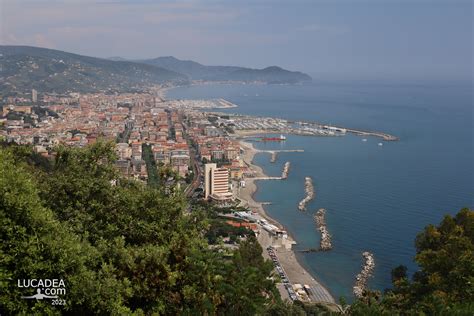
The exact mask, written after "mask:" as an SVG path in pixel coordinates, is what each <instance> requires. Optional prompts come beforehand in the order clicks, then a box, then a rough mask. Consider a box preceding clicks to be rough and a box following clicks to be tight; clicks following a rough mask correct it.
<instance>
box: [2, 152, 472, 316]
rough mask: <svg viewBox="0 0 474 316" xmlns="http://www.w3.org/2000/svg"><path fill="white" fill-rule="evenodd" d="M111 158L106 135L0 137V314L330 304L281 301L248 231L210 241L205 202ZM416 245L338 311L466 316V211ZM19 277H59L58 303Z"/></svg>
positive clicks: (264, 309)
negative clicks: (65, 141) (233, 242)
mask: <svg viewBox="0 0 474 316" xmlns="http://www.w3.org/2000/svg"><path fill="white" fill-rule="evenodd" d="M115 158H116V157H115V154H114V151H113V145H112V144H108V143H97V144H95V145H93V146H91V147H88V148H85V149H72V148H63V147H60V148H58V150H57V155H56V157H55V159H54V161H50V160H48V159H45V158H43V157H42V156H40V155H37V154H34V153H33V152H32V151H31V148H29V147H25V146H16V145H9V146H4V147H2V148H0V240H1V244H0V314H2V315H10V314H32V313H35V314H81V315H89V314H90V315H93V314H100V315H110V314H112V315H116V314H135V315H151V314H157V315H158V314H162V315H183V314H184V315H206V314H207V315H256V314H258V315H320V314H326V315H327V314H329V312H328V311H325V309H324V308H323V307H321V306H319V305H317V304H311V305H307V304H302V303H300V302H296V303H295V304H291V303H288V302H281V299H280V297H279V294H278V291H277V290H276V287H275V285H274V282H273V281H272V279H271V278H270V277H271V276H272V269H273V265H272V263H271V262H269V261H265V260H264V259H263V257H262V249H261V247H260V246H259V244H258V243H257V242H256V240H255V238H253V237H252V234H245V235H246V236H247V238H245V239H244V240H241V241H240V244H239V247H238V249H236V250H229V249H223V248H219V247H209V242H208V240H207V238H209V237H210V235H209V232H211V234H214V235H216V234H215V233H216V232H218V233H219V234H220V232H219V231H220V230H221V229H222V226H220V224H219V225H216V223H217V221H216V222H214V225H210V224H212V222H213V220H214V215H215V214H214V215H213V214H212V213H214V212H215V210H210V211H209V210H207V209H206V208H205V204H204V203H203V204H202V205H201V206H199V205H193V206H192V207H189V205H188V203H187V201H186V200H185V199H184V197H183V195H182V194H181V193H180V192H179V190H169V188H168V189H167V190H164V189H163V186H157V187H154V186H145V185H143V184H141V183H139V182H136V181H129V180H126V179H123V178H121V177H120V176H119V175H118V174H117V172H116V170H115V168H114V165H113V161H114V159H115ZM165 192H167V193H165ZM209 212H210V213H209ZM211 237H212V236H211ZM416 247H417V255H416V262H417V263H418V264H419V266H420V271H418V272H416V273H414V275H413V277H412V279H411V280H409V278H408V276H407V271H406V268H405V267H403V266H401V267H398V268H396V269H394V271H393V273H392V279H393V288H392V289H390V290H387V291H386V292H385V293H383V294H382V293H379V292H374V291H367V292H366V293H365V296H364V297H363V298H362V299H361V300H359V301H357V302H355V303H354V304H352V305H351V306H347V307H342V308H341V310H345V312H346V313H349V314H352V315H448V314H449V315H472V313H473V311H474V304H473V302H474V288H473V284H474V283H473V282H474V212H473V211H471V210H468V209H463V210H461V211H460V212H459V213H458V214H457V215H456V216H455V217H450V216H446V218H445V219H444V220H443V221H442V222H441V224H440V225H439V226H437V227H435V226H432V225H430V226H428V227H427V228H426V229H425V230H424V231H423V232H422V233H421V234H420V235H419V236H418V237H417V239H416ZM28 278H43V279H48V278H49V279H59V278H62V279H64V281H65V282H66V289H67V293H66V295H65V296H64V299H66V300H67V305H65V306H52V305H50V304H51V303H50V301H49V300H39V301H36V300H24V299H22V298H21V296H24V295H31V294H33V293H31V291H30V292H27V291H26V290H25V289H22V288H18V287H17V280H18V279H28ZM30 290H31V289H30ZM334 313H336V312H333V314H334Z"/></svg>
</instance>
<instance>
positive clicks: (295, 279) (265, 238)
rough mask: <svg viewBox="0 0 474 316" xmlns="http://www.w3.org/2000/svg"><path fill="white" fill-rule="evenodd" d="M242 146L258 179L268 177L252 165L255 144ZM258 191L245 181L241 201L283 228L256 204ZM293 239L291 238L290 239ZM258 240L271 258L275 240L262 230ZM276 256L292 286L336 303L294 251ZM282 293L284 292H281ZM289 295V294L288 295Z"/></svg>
mask: <svg viewBox="0 0 474 316" xmlns="http://www.w3.org/2000/svg"><path fill="white" fill-rule="evenodd" d="M240 146H241V147H242V148H243V149H244V150H245V152H244V155H243V157H242V158H243V160H244V162H245V163H246V164H247V166H249V168H251V169H252V170H254V171H255V172H256V176H257V177H266V176H267V175H266V174H265V173H264V172H263V169H262V168H261V167H259V166H257V165H254V164H252V161H253V158H254V156H255V154H256V153H257V152H258V151H257V150H256V149H255V148H254V147H253V144H251V143H248V142H244V141H240ZM256 191H257V186H256V184H255V180H253V179H252V178H246V179H245V188H242V189H241V190H240V199H241V200H243V201H246V202H247V203H248V207H249V208H250V209H251V210H252V211H256V212H257V213H258V214H259V215H261V216H262V217H264V218H265V219H267V220H268V221H269V222H271V223H272V224H274V225H276V226H278V227H280V228H283V226H282V225H281V224H280V223H278V222H277V221H275V220H274V219H273V218H271V217H270V216H268V214H267V213H266V212H265V210H264V208H263V206H262V204H261V203H259V202H256V201H255V200H254V199H253V195H254V193H255V192H256ZM288 238H291V237H288ZM258 240H259V242H260V245H261V246H262V248H263V255H264V257H265V258H269V256H268V253H267V251H266V249H267V247H268V246H270V245H272V244H273V242H274V238H273V237H272V236H271V235H269V234H268V233H267V232H266V231H265V230H263V229H262V230H261V233H260V234H259V236H258ZM276 254H277V257H278V259H279V261H280V264H281V266H282V267H283V269H284V270H285V272H286V274H287V275H288V278H289V280H290V282H291V283H292V284H296V283H299V284H303V285H304V284H307V285H309V286H310V287H311V288H313V289H314V291H315V295H313V296H312V299H313V301H320V302H327V303H335V301H334V298H333V297H332V296H331V294H330V293H329V291H328V290H327V289H326V288H325V287H323V286H322V285H321V283H319V282H318V281H316V280H315V279H314V278H313V276H312V275H311V274H310V273H309V272H307V271H306V270H305V269H304V268H303V266H302V265H301V264H300V263H299V262H298V260H297V258H296V255H295V252H294V251H293V250H286V249H285V248H283V247H280V248H276ZM281 292H282V291H281ZM286 294H287V293H286ZM283 298H288V295H286V296H283Z"/></svg>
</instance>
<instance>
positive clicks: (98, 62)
mask: <svg viewBox="0 0 474 316" xmlns="http://www.w3.org/2000/svg"><path fill="white" fill-rule="evenodd" d="M0 65H1V72H0V93H1V94H2V95H15V94H22V93H25V92H28V91H31V89H36V90H38V91H43V92H57V93H68V92H85V93H89V92H108V91H112V92H133V91H142V90H144V89H146V88H147V87H149V86H152V85H155V84H173V85H183V84H188V83H189V81H190V80H203V81H243V82H256V81H258V82H265V83H299V82H304V81H310V80H311V77H310V76H308V75H307V74H304V73H302V72H297V71H289V70H285V69H283V68H281V67H278V66H269V67H266V68H263V69H252V68H246V67H238V66H206V65H203V64H200V63H198V62H195V61H192V60H180V59H178V58H175V57H173V56H164V57H157V58H153V59H143V60H128V59H125V58H122V57H118V56H115V57H110V58H98V57H91V56H85V55H80V54H75V53H70V52H64V51H60V50H55V49H49V48H42V47H34V46H9V45H0Z"/></svg>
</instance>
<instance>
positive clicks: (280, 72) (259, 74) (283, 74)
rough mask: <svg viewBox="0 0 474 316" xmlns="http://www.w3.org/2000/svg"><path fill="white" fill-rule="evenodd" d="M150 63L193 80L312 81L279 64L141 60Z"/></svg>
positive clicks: (166, 59)
mask: <svg viewBox="0 0 474 316" xmlns="http://www.w3.org/2000/svg"><path fill="white" fill-rule="evenodd" d="M138 62H142V63H145V64H148V65H154V66H158V67H161V68H165V69H168V70H170V71H175V72H178V73H182V74H185V75H186V76H188V78H189V79H191V80H208V81H229V80H235V81H247V82H250V81H263V82H267V83H297V82H303V81H310V80H311V77H310V76H308V75H307V74H305V73H302V72H297V71H288V70H285V69H282V68H280V67H277V66H272V67H267V68H264V69H251V68H244V67H236V66H205V65H202V64H200V63H197V62H195V61H191V60H180V59H177V58H175V57H172V56H167V57H158V58H154V59H145V60H139V61H138Z"/></svg>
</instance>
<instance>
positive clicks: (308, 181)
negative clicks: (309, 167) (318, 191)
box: [298, 177, 314, 211]
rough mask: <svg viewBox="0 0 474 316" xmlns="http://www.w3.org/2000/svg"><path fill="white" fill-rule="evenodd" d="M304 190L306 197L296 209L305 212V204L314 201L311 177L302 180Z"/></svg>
mask: <svg viewBox="0 0 474 316" xmlns="http://www.w3.org/2000/svg"><path fill="white" fill-rule="evenodd" d="M304 189H305V192H306V196H305V198H304V199H302V200H301V201H300V203H299V204H298V209H299V210H300V211H305V210H306V204H307V203H308V202H309V201H311V200H312V199H314V186H313V180H312V179H311V177H305V178H304Z"/></svg>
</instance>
